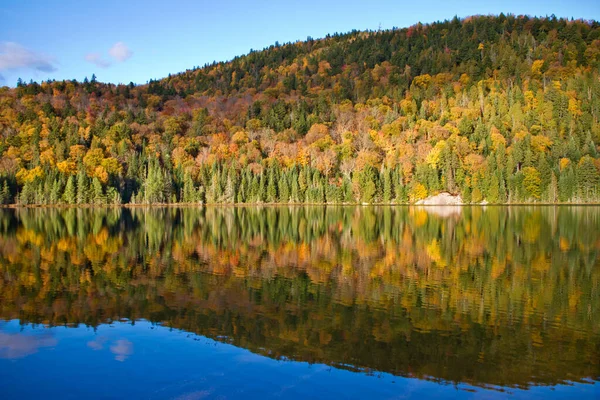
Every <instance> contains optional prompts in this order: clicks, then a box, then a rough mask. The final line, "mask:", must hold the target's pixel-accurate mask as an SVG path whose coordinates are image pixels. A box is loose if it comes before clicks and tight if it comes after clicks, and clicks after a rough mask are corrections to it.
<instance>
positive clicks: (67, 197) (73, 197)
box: [63, 175, 77, 204]
mask: <svg viewBox="0 0 600 400" xmlns="http://www.w3.org/2000/svg"><path fill="white" fill-rule="evenodd" d="M63 201H64V202H65V203H67V204H76V203H77V191H76V190H75V178H74V177H73V175H71V176H69V179H67V185H66V186H65V191H64V193H63Z"/></svg>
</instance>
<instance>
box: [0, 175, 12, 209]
mask: <svg viewBox="0 0 600 400" xmlns="http://www.w3.org/2000/svg"><path fill="white" fill-rule="evenodd" d="M0 199H1V201H2V204H10V200H11V199H10V189H9V188H8V183H7V182H6V180H5V181H4V183H3V184H2V191H0Z"/></svg>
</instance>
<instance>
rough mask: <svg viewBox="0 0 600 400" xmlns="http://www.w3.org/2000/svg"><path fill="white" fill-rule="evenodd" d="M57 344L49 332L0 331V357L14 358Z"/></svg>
mask: <svg viewBox="0 0 600 400" xmlns="http://www.w3.org/2000/svg"><path fill="white" fill-rule="evenodd" d="M0 329H2V326H1V325H0ZM55 345H56V339H55V338H54V337H53V336H52V335H51V334H49V333H46V332H44V333H43V334H36V335H25V334H21V333H6V332H2V331H0V358H2V359H8V360H14V359H18V358H23V357H26V356H29V355H31V354H35V353H37V352H38V350H39V349H41V348H44V347H52V346H55Z"/></svg>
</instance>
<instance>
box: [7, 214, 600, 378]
mask: <svg viewBox="0 0 600 400" xmlns="http://www.w3.org/2000/svg"><path fill="white" fill-rule="evenodd" d="M0 223H1V225H0V226H1V229H2V235H1V236H0V293H1V295H0V296H1V298H2V302H1V304H0V318H20V319H21V320H22V321H28V322H43V323H50V324H64V323H78V322H84V323H88V324H91V325H96V324H98V323H102V322H105V321H107V320H109V319H111V318H131V319H138V318H146V319H149V320H152V321H159V322H163V323H166V324H168V325H170V326H174V327H177V328H181V329H185V330H188V331H191V332H196V333H199V334H203V335H206V336H210V337H221V336H226V337H228V338H229V339H230V340H232V341H233V343H234V344H236V345H238V346H242V347H246V348H249V349H251V350H253V351H256V352H260V353H263V354H267V355H269V356H272V357H279V356H285V357H288V358H292V359H299V360H306V361H312V362H325V363H330V364H346V365H353V366H356V367H360V368H371V369H376V370H382V371H387V372H392V373H395V374H402V375H413V376H419V377H421V376H430V377H434V378H439V379H446V380H454V381H465V382H470V383H474V384H500V385H527V384H528V383H529V382H534V383H543V384H550V383H556V382H559V381H563V380H579V379H582V378H585V377H598V376H599V375H600V372H599V370H600V367H599V365H598V359H600V348H599V343H600V327H599V326H598V324H597V321H598V320H599V317H600V315H599V314H600V265H599V263H598V259H599V257H598V256H599V254H600V233H599V232H598V226H600V210H598V209H594V208H511V209H507V208H499V207H490V208H488V209H486V210H482V209H481V208H469V207H465V208H463V209H462V213H461V214H460V215H455V216H453V217H452V218H442V217H440V216H438V215H436V214H432V213H428V212H426V211H424V210H422V209H418V208H389V207H385V208H343V207H340V208H322V207H314V208H302V207H296V208H285V207H282V208H263V209H254V208H205V209H200V210H198V209H152V210H141V209H137V210H118V209H111V210H75V209H69V210H20V211H3V213H2V217H1V218H0Z"/></svg>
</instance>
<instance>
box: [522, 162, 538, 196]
mask: <svg viewBox="0 0 600 400" xmlns="http://www.w3.org/2000/svg"><path fill="white" fill-rule="evenodd" d="M541 183H542V179H541V177H540V173H539V172H538V170H537V169H535V168H534V167H525V168H523V189H524V190H525V194H526V195H527V196H528V197H530V198H533V199H535V200H539V199H540V196H541V189H540V185H541Z"/></svg>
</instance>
